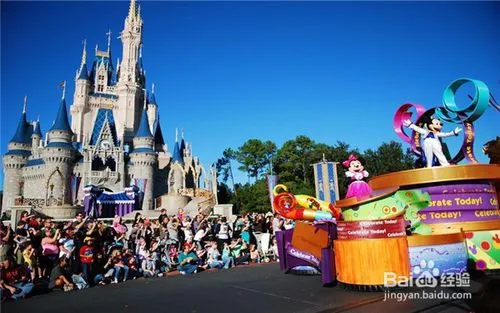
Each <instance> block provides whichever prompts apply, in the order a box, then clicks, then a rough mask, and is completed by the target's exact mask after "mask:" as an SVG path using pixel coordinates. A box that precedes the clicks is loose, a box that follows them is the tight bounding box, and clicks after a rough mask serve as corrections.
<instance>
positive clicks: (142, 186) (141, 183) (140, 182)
mask: <svg viewBox="0 0 500 313" xmlns="http://www.w3.org/2000/svg"><path fill="white" fill-rule="evenodd" d="M134 182H135V185H136V186H137V187H138V188H139V190H140V191H141V192H145V191H146V185H147V183H148V179H147V178H134Z"/></svg>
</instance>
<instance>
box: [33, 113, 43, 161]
mask: <svg viewBox="0 0 500 313" xmlns="http://www.w3.org/2000/svg"><path fill="white" fill-rule="evenodd" d="M41 141H42V131H41V130H40V121H39V120H36V121H34V122H33V134H32V135H31V154H32V155H38V153H39V151H40V148H41V147H40V143H41Z"/></svg>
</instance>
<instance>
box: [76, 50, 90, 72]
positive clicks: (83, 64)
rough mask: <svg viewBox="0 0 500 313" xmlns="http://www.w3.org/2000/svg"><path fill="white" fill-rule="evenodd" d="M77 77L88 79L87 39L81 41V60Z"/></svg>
mask: <svg viewBox="0 0 500 313" xmlns="http://www.w3.org/2000/svg"><path fill="white" fill-rule="evenodd" d="M77 79H84V80H88V79H89V73H88V71H87V40H84V41H83V52H82V62H81V64H80V70H79V71H78V76H77Z"/></svg>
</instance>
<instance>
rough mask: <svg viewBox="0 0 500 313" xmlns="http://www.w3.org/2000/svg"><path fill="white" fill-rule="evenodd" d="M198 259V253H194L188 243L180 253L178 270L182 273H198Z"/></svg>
mask: <svg viewBox="0 0 500 313" xmlns="http://www.w3.org/2000/svg"><path fill="white" fill-rule="evenodd" d="M197 261H198V257H197V256H196V253H194V252H193V251H192V250H191V249H190V247H189V246H188V245H184V246H183V250H182V252H181V253H180V254H179V265H178V266H177V270H178V271H179V273H181V274H182V275H185V274H193V273H196V272H197V270H198V266H197V265H196V263H197Z"/></svg>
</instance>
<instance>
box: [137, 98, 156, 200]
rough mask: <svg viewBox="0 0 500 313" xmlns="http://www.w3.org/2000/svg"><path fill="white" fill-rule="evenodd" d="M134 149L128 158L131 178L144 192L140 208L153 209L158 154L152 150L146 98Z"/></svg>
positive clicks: (152, 140) (151, 135) (152, 143)
mask: <svg viewBox="0 0 500 313" xmlns="http://www.w3.org/2000/svg"><path fill="white" fill-rule="evenodd" d="M133 145H134V150H132V153H130V160H131V162H132V164H133V178H134V181H133V183H135V184H136V185H138V187H139V188H140V189H141V191H142V192H144V197H143V204H142V208H141V209H142V210H152V209H154V202H153V201H154V199H153V190H154V167H155V166H156V164H157V161H158V156H157V155H156V153H155V151H154V149H153V148H154V138H153V134H151V130H150V128H149V122H148V116H147V111H146V99H145V100H144V108H143V111H142V115H141V120H140V123H139V128H137V132H136V133H135V136H134V139H133Z"/></svg>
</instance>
